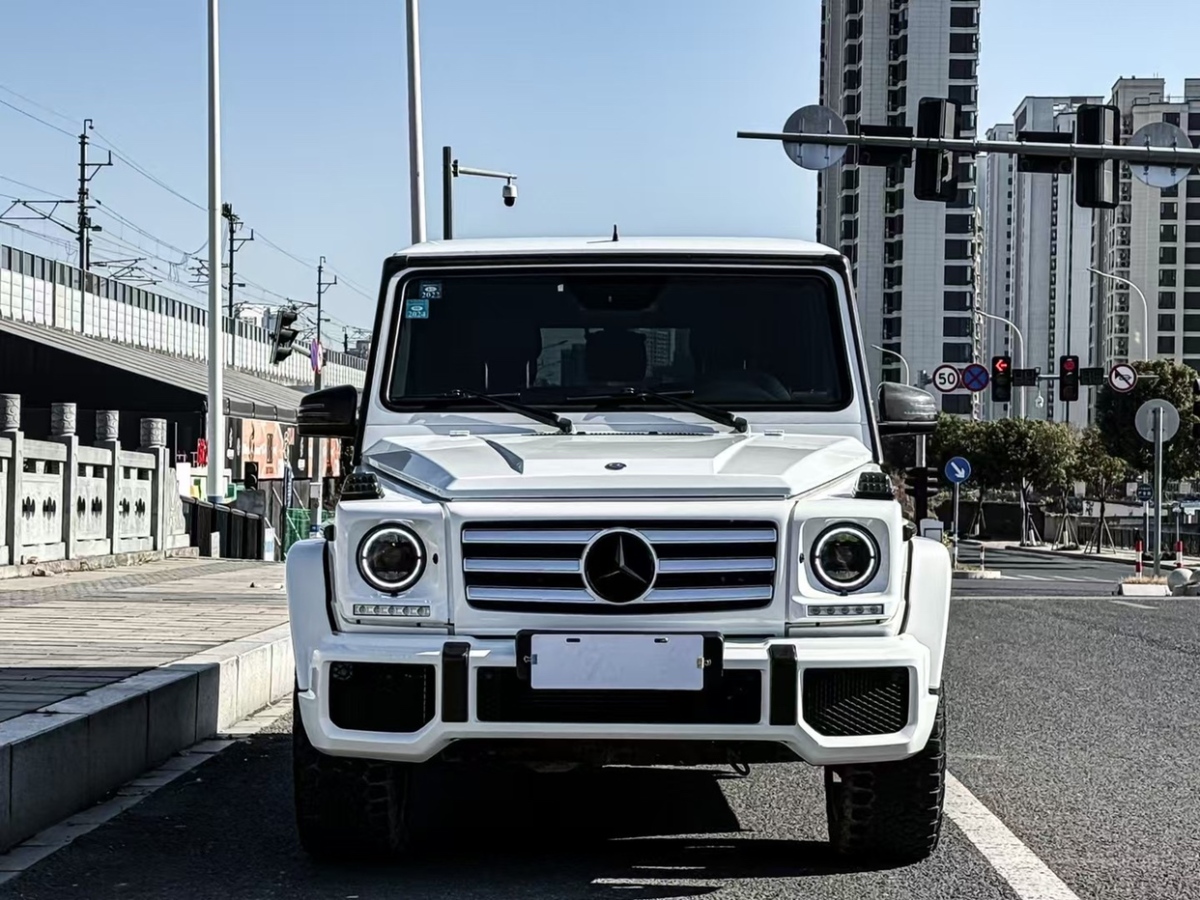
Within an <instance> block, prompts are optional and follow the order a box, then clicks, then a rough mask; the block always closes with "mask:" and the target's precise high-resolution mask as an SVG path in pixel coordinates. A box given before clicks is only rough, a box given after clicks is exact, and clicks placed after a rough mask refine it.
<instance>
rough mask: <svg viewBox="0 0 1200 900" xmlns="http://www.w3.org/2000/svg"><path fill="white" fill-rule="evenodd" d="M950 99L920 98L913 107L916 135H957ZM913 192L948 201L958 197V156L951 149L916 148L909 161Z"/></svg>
mask: <svg viewBox="0 0 1200 900" xmlns="http://www.w3.org/2000/svg"><path fill="white" fill-rule="evenodd" d="M958 109H959V107H958V103H957V102H956V101H954V100H942V99H935V98H933V97H922V98H921V102H920V104H918V106H917V137H919V138H923V137H927V138H958V137H961V136H962V128H961V126H960V119H959V114H958ZM913 195H914V196H915V197H916V198H917V199H918V200H940V201H942V202H943V203H950V202H952V201H954V200H955V199H956V198H957V197H958V156H957V155H956V154H955V153H954V151H953V150H918V151H916V154H915V161H914V164H913Z"/></svg>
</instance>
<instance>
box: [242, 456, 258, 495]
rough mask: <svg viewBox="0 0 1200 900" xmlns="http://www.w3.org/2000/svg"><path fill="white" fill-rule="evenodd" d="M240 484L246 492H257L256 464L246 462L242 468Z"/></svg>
mask: <svg viewBox="0 0 1200 900" xmlns="http://www.w3.org/2000/svg"><path fill="white" fill-rule="evenodd" d="M242 483H243V484H244V485H245V488H246V490H248V491H257V490H258V463H256V462H248V463H246V464H245V466H244V467H243V474H242Z"/></svg>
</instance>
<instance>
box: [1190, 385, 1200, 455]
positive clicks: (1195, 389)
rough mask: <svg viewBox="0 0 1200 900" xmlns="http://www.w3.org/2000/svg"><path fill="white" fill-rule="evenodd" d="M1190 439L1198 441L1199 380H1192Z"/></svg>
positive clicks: (1199, 413)
mask: <svg viewBox="0 0 1200 900" xmlns="http://www.w3.org/2000/svg"><path fill="white" fill-rule="evenodd" d="M1192 439H1193V440H1200V378H1196V379H1193V380H1192Z"/></svg>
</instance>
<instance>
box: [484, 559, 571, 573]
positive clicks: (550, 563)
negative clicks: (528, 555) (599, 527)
mask: <svg viewBox="0 0 1200 900" xmlns="http://www.w3.org/2000/svg"><path fill="white" fill-rule="evenodd" d="M463 567H464V569H465V570H466V571H467V572H518V573H528V574H536V573H539V572H557V573H566V574H571V573H578V572H579V560H577V559H467V560H464V561H463Z"/></svg>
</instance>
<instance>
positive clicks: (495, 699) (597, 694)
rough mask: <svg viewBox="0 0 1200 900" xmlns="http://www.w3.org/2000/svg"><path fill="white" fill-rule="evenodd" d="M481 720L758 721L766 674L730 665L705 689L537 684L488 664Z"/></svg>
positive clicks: (481, 684) (480, 682)
mask: <svg viewBox="0 0 1200 900" xmlns="http://www.w3.org/2000/svg"><path fill="white" fill-rule="evenodd" d="M476 686H477V691H478V693H477V696H476V714H477V716H478V718H479V721H480V722H570V723H576V724H578V723H585V722H591V723H601V724H605V725H655V724H657V725H754V724H757V723H758V722H759V720H760V719H761V718H762V674H761V673H760V672H757V671H754V670H749V669H731V670H726V671H725V672H723V673H722V674H721V677H720V679H718V680H717V681H716V683H715V684H714V685H713V686H712V687H710V688H707V689H705V690H703V691H546V690H535V689H534V688H533V687H531V686H530V684H529V681H528V680H527V679H523V678H521V677H520V675H519V674H518V673H517V670H516V669H512V668H499V667H492V666H489V667H485V668H481V669H479V672H478V678H477V681H476Z"/></svg>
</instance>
